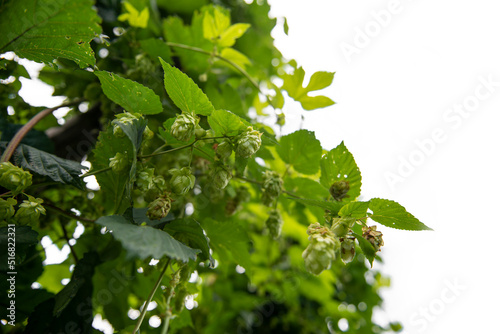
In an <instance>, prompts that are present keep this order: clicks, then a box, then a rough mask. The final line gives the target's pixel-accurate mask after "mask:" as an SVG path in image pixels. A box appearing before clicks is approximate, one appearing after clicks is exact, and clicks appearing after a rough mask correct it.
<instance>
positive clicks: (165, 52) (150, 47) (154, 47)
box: [139, 38, 172, 64]
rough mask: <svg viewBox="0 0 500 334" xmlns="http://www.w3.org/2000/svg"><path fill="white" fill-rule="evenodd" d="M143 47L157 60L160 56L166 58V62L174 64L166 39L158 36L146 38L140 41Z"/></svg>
mask: <svg viewBox="0 0 500 334" xmlns="http://www.w3.org/2000/svg"><path fill="white" fill-rule="evenodd" d="M139 43H140V44H141V48H142V49H143V50H144V52H146V53H147V54H148V55H149V56H150V57H151V58H153V59H154V60H155V61H156V60H157V59H158V58H162V59H164V60H165V61H166V62H168V63H170V64H172V58H171V52H170V47H169V46H168V45H167V43H165V42H164V41H161V40H159V39H156V38H149V39H144V40H142V41H140V42H139Z"/></svg>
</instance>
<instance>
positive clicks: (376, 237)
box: [362, 225, 384, 252]
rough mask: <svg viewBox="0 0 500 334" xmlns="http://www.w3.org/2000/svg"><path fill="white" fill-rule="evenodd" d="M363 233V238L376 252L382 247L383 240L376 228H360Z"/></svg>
mask: <svg viewBox="0 0 500 334" xmlns="http://www.w3.org/2000/svg"><path fill="white" fill-rule="evenodd" d="M362 231H363V238H365V239H366V240H368V241H369V242H370V243H371V244H372V245H373V248H375V250H376V251H377V252H378V251H379V250H380V247H382V246H383V245H384V239H382V232H380V231H377V226H375V225H374V226H369V227H366V226H363V227H362Z"/></svg>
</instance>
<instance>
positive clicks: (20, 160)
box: [0, 142, 86, 189]
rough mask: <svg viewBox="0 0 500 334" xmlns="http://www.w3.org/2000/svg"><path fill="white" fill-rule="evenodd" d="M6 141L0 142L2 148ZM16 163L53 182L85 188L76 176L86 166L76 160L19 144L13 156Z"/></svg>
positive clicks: (4, 146)
mask: <svg viewBox="0 0 500 334" xmlns="http://www.w3.org/2000/svg"><path fill="white" fill-rule="evenodd" d="M6 145H7V143H5V142H2V143H0V147H1V148H2V149H5V148H6ZM13 159H14V162H15V163H16V165H18V166H20V167H22V168H24V169H27V170H30V171H32V172H34V173H37V174H40V175H43V176H47V177H48V178H50V179H51V180H53V181H55V182H60V183H63V184H71V185H74V186H75V187H78V188H80V189H85V185H84V183H83V181H82V179H81V178H80V177H79V176H78V175H80V174H81V173H82V169H86V167H84V166H82V165H80V164H79V163H78V162H76V161H72V160H66V159H63V158H59V157H58V156H56V155H53V154H50V153H47V152H44V151H40V150H38V149H36V148H34V147H31V146H28V145H24V144H20V145H19V146H18V147H17V148H16V150H15V152H14V156H13Z"/></svg>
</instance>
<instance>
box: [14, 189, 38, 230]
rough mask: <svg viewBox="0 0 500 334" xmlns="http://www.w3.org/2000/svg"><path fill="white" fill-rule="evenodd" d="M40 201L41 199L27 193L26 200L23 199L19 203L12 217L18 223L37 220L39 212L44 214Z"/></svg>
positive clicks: (22, 223)
mask: <svg viewBox="0 0 500 334" xmlns="http://www.w3.org/2000/svg"><path fill="white" fill-rule="evenodd" d="M42 203H43V199H41V198H35V197H33V196H30V195H28V200H24V201H23V202H22V203H21V204H19V209H18V210H17V212H16V215H15V216H14V219H16V221H17V223H18V224H20V225H26V224H29V223H35V222H37V221H38V219H39V218H40V214H42V215H45V208H44V207H43V206H42Z"/></svg>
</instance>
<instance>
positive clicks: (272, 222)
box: [266, 210, 283, 239]
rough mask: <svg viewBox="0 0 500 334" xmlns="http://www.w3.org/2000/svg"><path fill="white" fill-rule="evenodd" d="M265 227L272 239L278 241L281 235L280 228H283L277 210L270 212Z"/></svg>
mask: <svg viewBox="0 0 500 334" xmlns="http://www.w3.org/2000/svg"><path fill="white" fill-rule="evenodd" d="M266 226H267V229H268V230H269V234H270V235H271V236H272V237H273V239H278V238H279V236H280V234H281V228H282V227H283V219H281V215H280V213H279V211H278V210H273V211H271V213H270V214H269V218H267V220H266Z"/></svg>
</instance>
